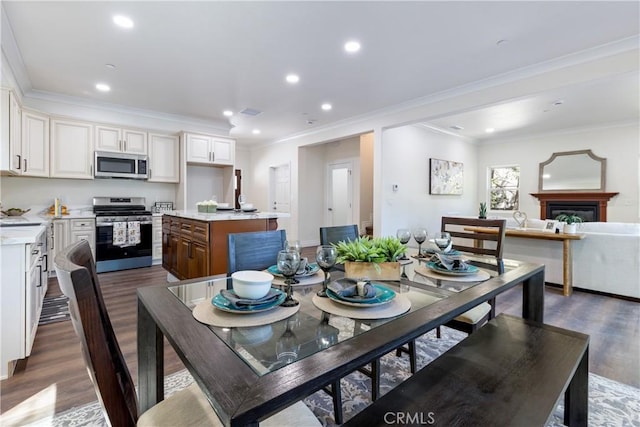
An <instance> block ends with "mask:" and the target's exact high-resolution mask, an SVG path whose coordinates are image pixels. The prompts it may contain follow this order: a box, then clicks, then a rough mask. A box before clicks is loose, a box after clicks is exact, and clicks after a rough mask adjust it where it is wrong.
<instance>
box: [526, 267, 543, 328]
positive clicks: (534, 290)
mask: <svg viewBox="0 0 640 427" xmlns="http://www.w3.org/2000/svg"><path fill="white" fill-rule="evenodd" d="M522 318H523V319H527V320H532V321H534V322H538V323H543V322H544V269H542V270H541V271H539V272H537V273H535V274H534V275H532V276H531V277H529V278H528V279H526V280H524V281H523V282H522Z"/></svg>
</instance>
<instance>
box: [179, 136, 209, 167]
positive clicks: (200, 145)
mask: <svg viewBox="0 0 640 427" xmlns="http://www.w3.org/2000/svg"><path fill="white" fill-rule="evenodd" d="M186 135H187V136H186V139H187V141H186V144H187V162H196V163H211V162H212V160H211V159H212V157H213V156H212V147H211V145H212V143H211V137H208V136H204V135H194V134H189V133H188V134H186Z"/></svg>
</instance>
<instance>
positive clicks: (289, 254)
mask: <svg viewBox="0 0 640 427" xmlns="http://www.w3.org/2000/svg"><path fill="white" fill-rule="evenodd" d="M277 266H278V271H280V273H282V275H283V276H284V277H285V281H284V284H285V285H286V288H285V292H286V293H287V298H286V299H285V300H284V302H283V303H282V306H283V307H294V306H296V305H298V304H300V303H299V302H298V301H297V300H295V299H293V286H291V285H292V284H293V283H295V279H294V278H293V277H294V276H295V275H296V272H297V271H298V267H299V266H300V253H299V252H298V251H292V250H284V251H280V252H278V264H277Z"/></svg>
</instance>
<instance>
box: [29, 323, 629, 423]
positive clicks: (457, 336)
mask: <svg viewBox="0 0 640 427" xmlns="http://www.w3.org/2000/svg"><path fill="white" fill-rule="evenodd" d="M442 331H443V337H442V338H441V339H438V338H436V336H435V332H430V333H428V334H426V335H423V336H422V337H420V338H419V339H418V340H416V344H417V351H418V368H421V367H422V366H424V365H426V364H427V363H429V362H430V361H432V360H433V359H434V358H436V357H438V356H439V355H440V354H442V353H443V352H445V351H447V350H448V349H449V348H450V347H452V346H453V345H455V344H456V343H457V342H458V341H459V340H461V339H462V338H464V337H465V334H462V333H460V332H458V331H455V330H452V329H449V328H443V329H442ZM381 362H382V375H381V379H380V382H381V386H380V389H381V393H382V394H384V393H386V392H388V391H389V390H391V389H392V388H393V387H395V386H396V385H397V384H399V383H400V382H402V381H404V380H405V379H407V378H408V377H409V375H410V374H409V361H408V357H407V356H406V355H404V356H403V357H396V356H395V352H394V353H389V354H387V355H386V356H384V357H383V358H382V359H381ZM192 382H193V378H191V375H189V373H188V372H187V371H186V370H185V371H181V372H178V373H176V374H173V375H169V376H167V377H165V390H166V394H167V395H171V394H172V393H174V392H176V391H178V390H181V389H183V388H184V387H186V386H188V385H189V384H191V383H192ZM369 384H370V380H369V378H367V377H366V376H364V375H363V374H361V373H359V372H355V373H353V374H350V375H348V376H347V377H345V378H343V379H342V405H343V408H344V414H345V420H348V419H349V418H351V417H352V416H353V415H355V414H356V413H357V412H359V411H361V410H362V409H364V408H365V407H366V406H367V405H369V404H370V403H371V398H370V396H371V395H370V393H369V391H368V390H369ZM304 402H305V403H306V404H307V406H308V407H309V408H311V409H312V410H313V412H314V413H315V415H316V417H318V419H319V420H320V421H321V422H322V424H323V425H325V426H335V425H336V424H335V423H334V420H333V404H332V401H331V397H330V396H329V395H328V394H326V393H324V392H323V391H319V392H317V393H315V394H313V395H311V396H309V397H307V398H306V399H305V400H304ZM562 417H563V404H562V399H561V402H560V404H559V405H558V407H557V408H556V411H555V413H554V414H553V416H552V419H551V421H550V423H549V424H548V425H547V427H558V426H562V425H563V423H562ZM32 425H41V426H51V425H52V426H61V427H62V426H65V427H66V426H106V425H107V424H106V422H105V420H104V418H103V416H102V412H101V409H100V405H99V404H98V402H94V403H90V404H88V405H84V406H81V407H78V408H73V409H70V410H68V411H65V412H63V413H60V414H57V415H55V416H54V418H53V421H47V422H46V423H39V424H38V423H36V424H32ZM589 425H592V426H640V389H637V388H635V387H631V386H628V385H625V384H622V383H619V382H616V381H613V380H609V379H607V378H604V377H601V376H598V375H596V374H593V373H589ZM296 427H304V426H296Z"/></svg>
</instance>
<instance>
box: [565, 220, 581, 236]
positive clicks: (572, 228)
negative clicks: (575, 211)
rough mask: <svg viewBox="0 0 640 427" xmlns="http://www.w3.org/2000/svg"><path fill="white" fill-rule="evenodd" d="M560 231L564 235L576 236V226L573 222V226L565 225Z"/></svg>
mask: <svg viewBox="0 0 640 427" xmlns="http://www.w3.org/2000/svg"><path fill="white" fill-rule="evenodd" d="M562 231H563V232H564V233H565V234H576V232H577V231H578V224H576V223H575V222H574V223H573V224H565V225H564V227H563V228H562Z"/></svg>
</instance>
